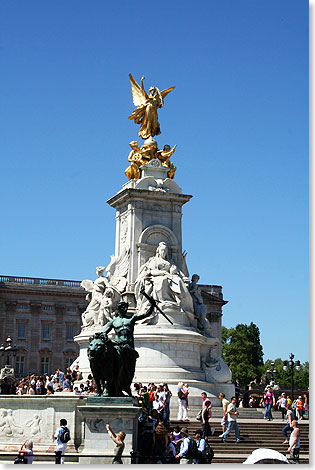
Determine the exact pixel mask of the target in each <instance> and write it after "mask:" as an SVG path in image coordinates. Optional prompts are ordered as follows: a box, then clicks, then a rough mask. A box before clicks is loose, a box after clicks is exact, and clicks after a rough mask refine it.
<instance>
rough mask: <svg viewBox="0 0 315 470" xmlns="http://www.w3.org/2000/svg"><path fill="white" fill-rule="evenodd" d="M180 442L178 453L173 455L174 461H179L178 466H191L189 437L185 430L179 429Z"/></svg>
mask: <svg viewBox="0 0 315 470" xmlns="http://www.w3.org/2000/svg"><path fill="white" fill-rule="evenodd" d="M181 435H182V438H183V440H182V442H181V444H180V449H179V453H178V454H176V455H175V459H180V462H179V463H180V464H192V463H193V457H192V456H191V455H190V453H189V450H190V449H189V447H190V440H191V439H190V437H189V432H188V429H187V428H182V429H181Z"/></svg>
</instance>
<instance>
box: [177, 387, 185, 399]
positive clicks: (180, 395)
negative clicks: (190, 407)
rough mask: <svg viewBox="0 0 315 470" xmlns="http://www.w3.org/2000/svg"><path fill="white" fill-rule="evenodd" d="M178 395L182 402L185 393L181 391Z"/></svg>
mask: <svg viewBox="0 0 315 470" xmlns="http://www.w3.org/2000/svg"><path fill="white" fill-rule="evenodd" d="M177 395H178V398H179V399H180V400H182V399H183V398H185V393H184V392H183V390H182V389H180V390H179V392H178V393H177Z"/></svg>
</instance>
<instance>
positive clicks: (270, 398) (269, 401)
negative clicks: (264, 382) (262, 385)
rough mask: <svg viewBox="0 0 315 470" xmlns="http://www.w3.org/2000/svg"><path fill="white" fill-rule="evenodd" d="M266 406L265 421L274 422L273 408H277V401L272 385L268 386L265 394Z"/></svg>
mask: <svg viewBox="0 0 315 470" xmlns="http://www.w3.org/2000/svg"><path fill="white" fill-rule="evenodd" d="M264 404H265V415H264V419H268V421H272V413H271V408H272V407H273V406H275V404H276V401H275V396H274V393H273V392H272V391H271V386H270V385H268V386H267V389H266V391H265V393H264Z"/></svg>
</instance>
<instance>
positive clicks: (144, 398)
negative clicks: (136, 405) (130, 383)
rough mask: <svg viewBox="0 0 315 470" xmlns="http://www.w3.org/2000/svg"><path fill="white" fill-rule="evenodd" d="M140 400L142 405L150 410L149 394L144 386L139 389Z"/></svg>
mask: <svg viewBox="0 0 315 470" xmlns="http://www.w3.org/2000/svg"><path fill="white" fill-rule="evenodd" d="M139 395H140V400H141V401H142V406H145V408H147V410H148V411H149V412H150V411H151V402H150V395H149V393H148V389H147V387H146V386H144V387H142V388H141V390H140V391H139Z"/></svg>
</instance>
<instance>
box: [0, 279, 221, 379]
mask: <svg viewBox="0 0 315 470" xmlns="http://www.w3.org/2000/svg"><path fill="white" fill-rule="evenodd" d="M199 287H200V289H201V292H202V296H203V301H204V304H205V305H206V307H207V318H208V319H209V321H210V323H211V334H212V335H213V336H215V337H217V338H219V343H218V348H219V351H218V352H219V354H221V322H222V320H221V317H222V307H223V305H225V304H226V303H227V302H226V301H225V300H223V296H222V288H221V286H214V285H199ZM85 296H86V292H85V290H84V289H83V288H82V287H80V281H70V280H62V279H42V278H30V277H15V276H0V344H1V345H4V347H5V346H6V339H7V337H8V336H10V337H11V338H12V343H13V345H16V352H15V356H14V357H12V358H11V364H10V365H12V366H13V367H14V369H15V373H16V376H17V377H21V376H24V375H27V374H29V373H35V374H46V373H47V374H51V373H54V372H55V371H56V370H57V369H58V368H60V369H61V370H63V371H65V370H66V368H67V367H69V366H70V364H72V362H73V361H74V360H75V359H76V358H77V357H78V355H79V347H78V345H77V343H76V342H75V341H74V340H73V338H74V337H75V336H76V335H78V334H79V333H80V330H81V314H82V312H83V311H84V310H85V309H86V306H87V301H86V300H85ZM5 362H6V357H5V353H4V352H2V353H1V352H0V368H2V367H4V365H5Z"/></svg>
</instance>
